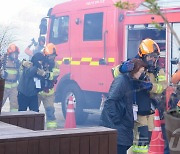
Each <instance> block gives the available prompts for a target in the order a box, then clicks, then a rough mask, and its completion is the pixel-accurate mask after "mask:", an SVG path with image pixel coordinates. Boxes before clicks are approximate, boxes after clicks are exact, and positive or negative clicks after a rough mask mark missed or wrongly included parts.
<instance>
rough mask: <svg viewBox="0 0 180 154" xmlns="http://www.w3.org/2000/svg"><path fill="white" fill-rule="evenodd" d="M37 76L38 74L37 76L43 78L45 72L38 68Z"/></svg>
mask: <svg viewBox="0 0 180 154" xmlns="http://www.w3.org/2000/svg"><path fill="white" fill-rule="evenodd" d="M37 74H38V75H40V76H43V77H45V75H46V71H44V70H43V69H39V68H38V70H37Z"/></svg>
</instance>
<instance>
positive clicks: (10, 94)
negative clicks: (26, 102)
mask: <svg viewBox="0 0 180 154" xmlns="http://www.w3.org/2000/svg"><path fill="white" fill-rule="evenodd" d="M17 95H18V91H17V87H13V88H5V89H4V96H3V105H4V104H5V102H6V100H7V99H8V98H9V104H10V111H18V100H17Z"/></svg>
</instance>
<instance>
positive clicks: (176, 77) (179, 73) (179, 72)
mask: <svg viewBox="0 0 180 154" xmlns="http://www.w3.org/2000/svg"><path fill="white" fill-rule="evenodd" d="M179 81H180V62H179V64H178V69H177V70H176V72H175V73H174V74H173V76H172V78H171V82H172V83H173V84H178V83H179Z"/></svg>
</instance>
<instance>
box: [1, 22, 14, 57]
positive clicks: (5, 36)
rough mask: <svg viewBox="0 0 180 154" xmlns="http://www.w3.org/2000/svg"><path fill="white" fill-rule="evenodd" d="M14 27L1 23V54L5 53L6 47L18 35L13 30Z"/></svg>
mask: <svg viewBox="0 0 180 154" xmlns="http://www.w3.org/2000/svg"><path fill="white" fill-rule="evenodd" d="M13 30H14V28H12V27H10V26H1V25H0V54H1V55H3V54H4V51H5V49H6V48H7V47H8V45H9V44H11V43H12V42H14V41H15V40H16V39H15V38H16V36H15V34H14V32H13Z"/></svg>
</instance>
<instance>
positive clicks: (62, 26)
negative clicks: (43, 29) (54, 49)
mask: <svg viewBox="0 0 180 154" xmlns="http://www.w3.org/2000/svg"><path fill="white" fill-rule="evenodd" d="M68 30H69V16H61V17H57V18H54V19H53V20H52V30H51V32H50V38H49V40H50V42H52V43H54V44H61V43H65V42H67V41H68Z"/></svg>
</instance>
